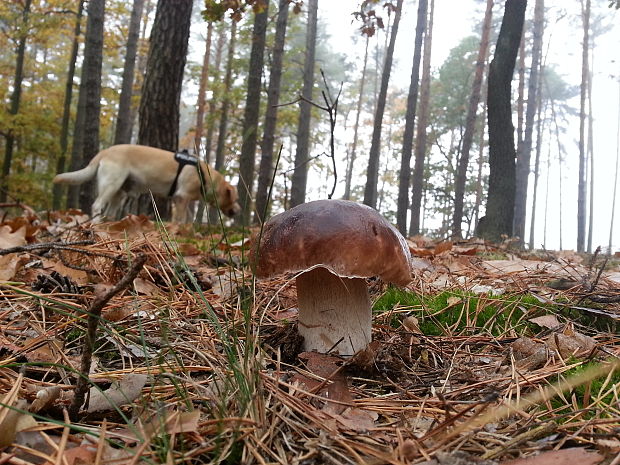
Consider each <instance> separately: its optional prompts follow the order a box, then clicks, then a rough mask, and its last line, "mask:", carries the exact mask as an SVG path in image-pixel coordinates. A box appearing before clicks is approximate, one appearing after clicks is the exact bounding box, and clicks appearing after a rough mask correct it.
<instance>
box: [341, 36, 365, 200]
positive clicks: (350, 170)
mask: <svg viewBox="0 0 620 465" xmlns="http://www.w3.org/2000/svg"><path fill="white" fill-rule="evenodd" d="M369 42H370V37H369V36H366V48H365V49H364V65H363V66H362V78H361V81H360V90H359V94H358V96H357V107H356V109H355V123H354V125H353V143H352V144H351V154H350V157H349V163H348V164H347V172H346V174H345V184H344V196H343V198H344V199H345V200H350V198H351V181H352V180H353V166H354V164H355V160H356V158H357V139H358V133H359V126H360V115H361V113H362V102H363V100H364V87H365V85H366V67H367V64H368V43H369Z"/></svg>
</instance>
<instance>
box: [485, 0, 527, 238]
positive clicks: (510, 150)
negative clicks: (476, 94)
mask: <svg viewBox="0 0 620 465" xmlns="http://www.w3.org/2000/svg"><path fill="white" fill-rule="evenodd" d="M526 5H527V2H526V1H525V0H507V1H506V9H505V11H504V17H503V20H502V26H501V29H500V32H499V36H498V38H497V45H496V47H495V55H494V57H493V60H492V61H491V64H490V66H489V82H488V97H487V107H488V109H487V110H488V120H489V167H490V173H489V193H488V197H487V207H486V216H485V217H484V218H481V220H480V224H479V225H478V229H479V231H480V234H481V236H482V237H484V238H485V239H488V240H492V241H499V240H500V239H501V236H502V235H503V234H506V235H510V234H511V233H512V221H513V214H514V201H515V156H516V151H515V144H514V126H513V125H512V109H511V104H510V99H511V89H510V86H511V82H512V74H513V71H514V67H515V61H516V58H517V52H518V50H519V43H520V41H521V33H522V31H523V20H524V16H525V7H526Z"/></svg>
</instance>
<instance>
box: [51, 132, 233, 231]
mask: <svg viewBox="0 0 620 465" xmlns="http://www.w3.org/2000/svg"><path fill="white" fill-rule="evenodd" d="M179 166H180V165H179V163H178V162H177V161H176V160H175V154H174V153H173V152H168V151H166V150H161V149H157V148H154V147H146V146H144V145H131V144H122V145H113V146H112V147H109V148H107V149H105V150H102V151H101V152H99V153H98V154H97V155H95V156H94V157H93V159H92V160H91V161H90V163H89V164H88V165H87V166H86V167H85V168H83V169H81V170H78V171H71V172H68V173H61V174H58V175H56V177H55V178H54V181H53V182H54V183H57V184H58V183H59V184H74V185H75V184H83V183H85V182H87V181H90V180H91V179H93V178H95V177H96V178H97V198H96V199H95V201H94V202H93V206H92V217H93V218H99V219H103V218H116V217H117V216H119V215H120V213H121V211H122V210H123V208H124V206H126V205H127V203H128V202H130V201H132V200H134V199H136V198H137V197H138V196H139V195H140V194H145V193H148V192H152V193H153V195H159V196H164V197H165V196H170V197H172V221H174V222H175V223H187V222H188V221H189V218H190V208H189V207H190V204H191V203H192V202H193V201H195V200H199V199H200V198H202V195H201V193H202V192H203V190H202V189H201V187H202V183H204V192H205V193H206V199H205V200H206V202H207V203H209V204H210V205H212V206H215V207H217V208H219V209H220V211H221V212H222V213H224V214H225V215H226V216H228V217H232V216H234V215H236V214H237V213H238V212H239V211H240V210H241V207H240V206H239V203H238V199H239V196H238V194H237V189H236V188H235V187H234V186H232V185H231V184H230V183H228V182H226V180H225V179H224V176H222V174H220V173H219V172H217V171H216V170H215V169H213V168H211V167H210V166H208V165H207V164H206V163H205V162H203V161H200V169H201V174H202V178H203V181H202V182H201V179H200V174H199V171H198V169H197V166H195V165H189V164H188V165H183V166H182V167H181V168H179Z"/></svg>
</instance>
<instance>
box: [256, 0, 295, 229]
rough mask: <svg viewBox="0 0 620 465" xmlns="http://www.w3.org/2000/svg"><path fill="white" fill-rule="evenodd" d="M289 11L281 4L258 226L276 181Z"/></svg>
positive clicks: (258, 194)
mask: <svg viewBox="0 0 620 465" xmlns="http://www.w3.org/2000/svg"><path fill="white" fill-rule="evenodd" d="M288 9H289V1H288V0H280V4H279V10H278V19H277V22H276V33H275V39H274V44H273V53H272V57H271V71H270V73H269V88H268V89H267V110H266V111H265V124H264V128H263V140H262V143H261V159H260V168H259V170H258V188H257V190H256V211H255V212H254V222H255V223H260V222H262V221H265V219H266V217H267V215H268V204H269V186H270V185H271V180H272V179H273V177H275V173H274V171H273V169H274V167H273V146H274V142H275V132H276V124H277V122H278V106H277V105H278V102H279V101H280V82H281V81H282V59H283V57H284V43H285V40H286V25H287V21H288Z"/></svg>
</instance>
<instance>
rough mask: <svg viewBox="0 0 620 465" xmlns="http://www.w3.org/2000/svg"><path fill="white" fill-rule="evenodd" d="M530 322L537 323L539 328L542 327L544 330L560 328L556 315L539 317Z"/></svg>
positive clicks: (531, 319)
mask: <svg viewBox="0 0 620 465" xmlns="http://www.w3.org/2000/svg"><path fill="white" fill-rule="evenodd" d="M528 321H531V322H532V323H536V324H537V325H538V326H542V327H543V328H549V329H553V328H557V327H558V326H560V322H559V321H558V317H557V316H555V315H543V316H537V317H536V318H530V319H529V320H528Z"/></svg>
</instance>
